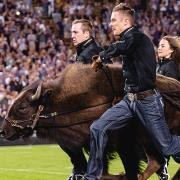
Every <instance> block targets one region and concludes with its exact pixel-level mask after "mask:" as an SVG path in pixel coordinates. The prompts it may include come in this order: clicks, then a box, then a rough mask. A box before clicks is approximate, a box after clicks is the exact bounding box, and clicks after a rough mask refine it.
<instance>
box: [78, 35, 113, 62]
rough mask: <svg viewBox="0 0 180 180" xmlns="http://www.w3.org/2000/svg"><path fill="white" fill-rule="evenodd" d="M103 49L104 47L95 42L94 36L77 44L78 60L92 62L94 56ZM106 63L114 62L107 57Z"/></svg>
mask: <svg viewBox="0 0 180 180" xmlns="http://www.w3.org/2000/svg"><path fill="white" fill-rule="evenodd" d="M101 51H103V48H102V47H100V46H99V45H98V44H97V43H96V42H95V40H94V38H90V39H88V40H86V41H84V42H82V43H80V44H79V45H78V46H77V56H76V61H77V62H81V63H83V64H91V63H92V57H93V56H94V55H98V54H99V53H100V52H101ZM105 63H112V62H111V61H110V60H109V59H107V60H106V61H105Z"/></svg>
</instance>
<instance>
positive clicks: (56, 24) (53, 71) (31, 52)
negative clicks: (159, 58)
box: [0, 0, 180, 115]
mask: <svg viewBox="0 0 180 180" xmlns="http://www.w3.org/2000/svg"><path fill="white" fill-rule="evenodd" d="M119 2H122V1H112V0H109V1H108V0H95V1H90V0H22V1H14V0H0V114H1V115H5V112H6V110H7V106H8V105H9V104H10V103H11V101H12V99H13V98H14V97H15V96H16V95H17V94H18V92H20V91H21V90H22V88H23V87H24V86H26V85H28V84H29V83H31V82H33V81H35V80H37V79H42V80H44V79H46V80H48V79H50V78H55V77H56V76H58V73H60V72H61V71H62V70H63V69H64V68H65V67H66V65H67V64H69V63H73V62H74V61H75V56H76V55H75V51H74V48H73V47H72V44H71V23H72V21H73V20H74V19H77V18H88V19H90V20H91V21H92V22H93V25H94V37H95V39H96V40H97V41H98V42H99V43H100V44H101V45H102V46H103V47H106V46H107V45H108V44H109V43H110V42H112V41H113V36H112V34H111V28H110V27H109V20H110V15H111V10H112V8H113V6H114V5H115V3H119ZM124 2H128V3H129V4H131V6H132V7H133V8H134V9H135V10H136V12H137V13H136V25H137V26H138V27H139V28H140V29H141V30H142V31H144V32H145V33H146V34H147V35H148V36H149V37H150V38H151V39H152V41H153V42H154V45H155V46H157V44H158V42H159V39H160V37H161V36H164V35H166V34H169V35H180V0H125V1H124Z"/></svg>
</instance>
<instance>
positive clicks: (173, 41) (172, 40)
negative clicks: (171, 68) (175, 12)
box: [162, 35, 180, 70]
mask: <svg viewBox="0 0 180 180" xmlns="http://www.w3.org/2000/svg"><path fill="white" fill-rule="evenodd" d="M162 39H165V40H166V41H168V43H169V45H170V48H171V49H172V50H173V52H172V54H171V58H172V60H173V61H174V63H175V64H176V65H177V67H178V69H179V70H180V36H170V35H168V36H164V37H163V38H162Z"/></svg>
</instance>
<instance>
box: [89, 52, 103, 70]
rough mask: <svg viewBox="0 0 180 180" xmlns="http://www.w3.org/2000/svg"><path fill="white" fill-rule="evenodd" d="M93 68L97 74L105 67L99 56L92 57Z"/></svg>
mask: <svg viewBox="0 0 180 180" xmlns="http://www.w3.org/2000/svg"><path fill="white" fill-rule="evenodd" d="M91 67H92V69H93V70H94V71H95V72H97V71H98V70H99V69H101V68H102V67H103V64H102V60H101V58H100V56H99V55H94V56H93V57H92V64H91Z"/></svg>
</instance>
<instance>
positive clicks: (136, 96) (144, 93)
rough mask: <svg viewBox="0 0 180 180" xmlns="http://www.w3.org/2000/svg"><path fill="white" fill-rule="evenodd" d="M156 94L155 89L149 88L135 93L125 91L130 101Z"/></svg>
mask: <svg viewBox="0 0 180 180" xmlns="http://www.w3.org/2000/svg"><path fill="white" fill-rule="evenodd" d="M154 94H156V90H155V89H149V90H147V91H142V92H137V93H127V97H128V99H129V100H130V101H134V100H142V99H144V98H146V97H148V96H152V95H154Z"/></svg>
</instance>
